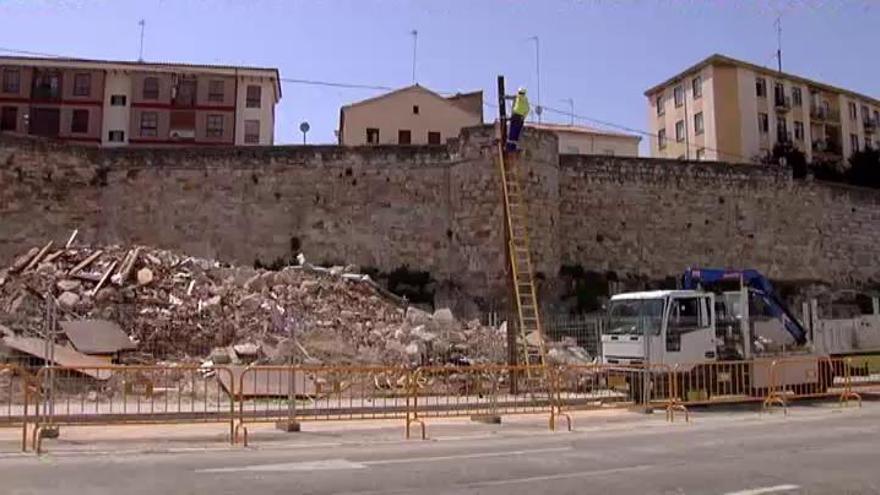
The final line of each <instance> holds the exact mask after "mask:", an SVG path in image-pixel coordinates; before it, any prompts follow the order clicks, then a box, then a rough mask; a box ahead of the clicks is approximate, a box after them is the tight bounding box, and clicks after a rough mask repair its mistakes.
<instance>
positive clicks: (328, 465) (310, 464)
mask: <svg viewBox="0 0 880 495" xmlns="http://www.w3.org/2000/svg"><path fill="white" fill-rule="evenodd" d="M366 467H367V466H366V465H365V464H362V463H359V462H351V461H348V460H345V459H326V460H323V461H304V462H284V463H279V464H257V465H253V466H239V467H226V468H209V469H196V472H197V473H239V472H249V471H250V472H289V471H334V470H339V469H365V468H366Z"/></svg>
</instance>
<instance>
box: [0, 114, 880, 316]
mask: <svg viewBox="0 0 880 495" xmlns="http://www.w3.org/2000/svg"><path fill="white" fill-rule="evenodd" d="M492 136H493V131H492V128H491V127H477V128H472V129H466V130H464V131H463V133H462V135H461V136H460V138H459V139H458V140H457V141H455V142H452V143H450V144H448V145H447V146H411V147H410V146H407V147H362V148H341V147H336V146H292V147H275V148H255V149H232V148H230V149H195V148H186V149H164V150H103V151H102V150H97V149H90V148H80V147H72V146H66V145H61V144H52V143H46V142H43V141H32V140H22V139H11V138H8V137H6V138H2V139H0V266H6V265H8V264H9V263H10V262H11V261H12V259H13V257H14V256H15V255H16V254H19V253H21V252H23V251H26V250H27V249H29V248H31V247H33V246H35V245H38V244H43V243H45V242H46V240H48V239H55V240H56V241H57V242H64V240H66V238H67V236H69V234H70V232H71V231H72V230H73V229H79V230H80V236H81V239H86V240H92V241H95V242H101V243H123V244H134V243H141V244H150V245H155V246H157V247H162V248H173V249H180V250H183V251H186V252H189V253H191V254H193V255H197V256H204V257H214V258H218V259H220V260H226V261H230V262H237V263H253V262H255V261H260V262H261V263H271V262H272V261H274V260H277V259H289V258H290V257H291V256H292V255H294V254H296V253H297V252H300V251H302V252H303V253H304V254H305V256H306V257H307V259H309V260H310V261H312V262H315V263H345V264H356V265H359V266H361V267H364V268H372V269H375V270H379V271H382V272H390V271H392V270H395V269H396V268H400V267H403V266H406V267H408V269H410V270H418V271H425V272H428V273H429V274H430V276H431V278H432V279H433V280H434V281H436V283H437V284H438V285H443V286H444V287H447V288H450V287H451V288H453V289H454V290H455V292H456V293H459V294H463V295H466V296H469V297H472V298H475V299H477V300H478V301H480V302H482V303H484V304H485V303H488V302H490V301H496V300H503V299H504V298H505V293H506V288H507V284H506V274H505V273H506V263H505V258H504V256H505V251H504V217H503V209H502V204H501V190H500V183H499V180H498V171H497V163H496V162H495V159H494V147H493V145H492ZM524 140H525V151H524V153H523V157H522V161H521V162H522V166H523V168H522V177H523V180H524V182H525V191H526V194H527V197H528V201H529V212H530V215H529V216H530V229H531V232H530V233H531V238H532V240H533V252H534V257H535V265H536V269H537V270H538V271H539V272H540V273H541V278H542V279H543V280H548V281H552V280H554V279H556V278H557V277H558V275H559V272H560V268H561V267H562V266H564V265H579V266H582V267H583V268H584V269H585V270H591V271H599V272H606V271H610V272H615V273H616V274H618V275H622V276H630V275H631V276H636V277H647V278H650V279H662V278H664V277H667V276H670V275H675V274H678V273H680V272H681V270H682V269H683V268H685V267H686V266H689V265H690V266H699V265H704V266H707V265H711V266H731V267H754V268H758V269H760V270H763V271H765V272H767V273H769V275H770V276H771V277H774V278H776V279H784V280H816V281H824V282H828V283H831V284H834V285H837V286H841V287H849V286H859V285H865V284H869V283H873V282H875V281H877V280H880V254H878V250H877V245H878V242H880V195H878V194H877V193H876V192H874V191H869V190H861V189H856V188H848V187H840V186H829V185H825V184H818V183H811V182H803V181H794V180H792V179H791V177H790V175H789V174H788V173H787V172H786V171H785V170H778V169H771V168H759V167H752V166H742V165H736V166H734V165H727V164H715V163H684V162H677V161H664V160H653V159H632V158H615V157H587V156H579V157H575V156H558V155H557V153H556V149H557V148H556V146H557V143H556V140H555V138H554V137H553V136H552V135H550V134H545V133H538V132H531V133H528V132H527V133H526V135H525V136H524Z"/></svg>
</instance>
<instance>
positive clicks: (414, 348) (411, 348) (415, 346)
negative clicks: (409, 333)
mask: <svg viewBox="0 0 880 495" xmlns="http://www.w3.org/2000/svg"><path fill="white" fill-rule="evenodd" d="M404 352H406V353H407V354H408V355H410V356H418V355H419V354H420V353H421V352H422V349H421V346H419V343H418V342H411V343H410V344H409V345H407V346H406V347H405V348H404Z"/></svg>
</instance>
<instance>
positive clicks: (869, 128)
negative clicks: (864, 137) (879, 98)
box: [864, 117, 877, 134]
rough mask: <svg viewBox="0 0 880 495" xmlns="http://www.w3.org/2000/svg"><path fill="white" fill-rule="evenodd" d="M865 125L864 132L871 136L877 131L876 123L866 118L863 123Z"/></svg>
mask: <svg viewBox="0 0 880 495" xmlns="http://www.w3.org/2000/svg"><path fill="white" fill-rule="evenodd" d="M864 124H865V132H867V133H869V134H871V133H873V132H874V131H876V130H877V121H876V120H874V119H872V118H870V117H868V118H866V119H865V121H864Z"/></svg>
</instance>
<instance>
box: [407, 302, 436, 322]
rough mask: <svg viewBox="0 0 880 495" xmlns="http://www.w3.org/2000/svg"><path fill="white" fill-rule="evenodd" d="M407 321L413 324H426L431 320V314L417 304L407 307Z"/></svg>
mask: <svg viewBox="0 0 880 495" xmlns="http://www.w3.org/2000/svg"><path fill="white" fill-rule="evenodd" d="M406 321H407V323H409V324H411V325H425V324H427V323H428V322H429V321H431V315H430V314H428V312H427V311H422V310H421V309H419V308H416V307H415V306H410V307H408V308H406Z"/></svg>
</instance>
